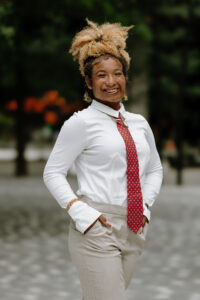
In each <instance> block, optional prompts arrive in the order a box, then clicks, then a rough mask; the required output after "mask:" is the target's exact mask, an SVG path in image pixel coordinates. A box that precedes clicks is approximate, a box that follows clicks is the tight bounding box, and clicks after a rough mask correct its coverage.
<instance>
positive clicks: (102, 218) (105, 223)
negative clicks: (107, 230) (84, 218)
mask: <svg viewBox="0 0 200 300" xmlns="http://www.w3.org/2000/svg"><path fill="white" fill-rule="evenodd" d="M97 221H100V222H101V224H102V225H104V226H106V227H111V226H112V225H111V224H110V223H109V222H107V220H106V218H105V217H104V215H100V216H99V217H98V219H96V221H94V222H93V223H92V224H91V225H90V226H89V227H88V228H87V229H86V230H85V231H84V234H86V233H87V232H88V231H89V230H90V229H91V228H92V227H93V226H94V224H95V223H96V222H97Z"/></svg>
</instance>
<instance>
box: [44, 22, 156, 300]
mask: <svg viewBox="0 0 200 300" xmlns="http://www.w3.org/2000/svg"><path fill="white" fill-rule="evenodd" d="M87 22H88V26H87V27H86V28H84V29H83V30H82V31H81V32H79V33H78V34H77V35H76V36H75V38H74V40H73V43H72V47H71V49H70V52H71V53H72V55H73V56H74V58H75V59H78V60H79V64H80V71H81V74H82V75H83V76H84V78H85V82H86V92H85V99H86V100H87V101H91V99H93V100H92V103H91V105H90V106H89V107H88V108H87V109H84V110H82V111H80V112H78V113H74V115H73V116H72V117H71V118H70V119H69V120H67V121H66V122H65V123H64V125H63V127H62V129H61V131H60V134H59V136H58V139H57V141H56V144H55V146H54V149H53V151H52V153H51V155H50V157H49V160H48V162H47V164H46V167H45V170H44V181H45V184H46V185H47V187H48V189H49V190H50V192H51V193H52V194H53V196H54V197H55V198H56V200H57V201H58V202H59V204H60V205H61V207H63V208H64V209H66V210H67V212H68V213H69V215H70V217H71V222H70V229H69V239H68V242H69V250H70V254H71V258H72V260H73V262H74V264H75V266H76V268H77V271H78V274H79V278H80V281H81V286H82V289H83V298H84V300H102V299H109V300H112V299H113V300H123V299H125V289H126V288H127V287H128V285H129V283H130V280H131V278H132V276H133V272H134V270H135V266H136V263H137V260H138V257H139V256H140V254H141V253H142V249H143V246H144V241H145V237H146V232H147V226H148V222H149V220H150V210H149V207H151V206H152V204H153V203H154V201H155V198H156V196H157V195H158V193H159V190H160V186H161V182H162V166H161V163H160V159H159V156H158V153H157V150H156V146H155V141H154V137H153V134H152V131H151V129H150V127H149V125H148V123H147V121H146V120H145V119H144V118H143V117H142V116H141V115H138V114H134V113H130V112H127V111H126V110H125V108H124V106H123V104H122V100H126V99H127V96H126V76H127V70H128V68H129V61H130V58H129V55H128V53H127V52H126V50H125V47H126V43H125V41H126V38H127V33H128V30H129V29H130V28H131V27H132V26H131V27H122V26H121V25H120V24H109V23H107V24H103V25H101V26H98V25H97V24H95V23H93V22H90V21H88V20H87ZM72 163H75V166H76V171H77V180H78V187H79V188H78V191H77V195H78V196H77V195H76V194H75V193H74V192H73V191H72V189H71V187H70V185H69V183H68V181H67V180H66V174H67V172H68V170H69V168H70V166H71V164H72Z"/></svg>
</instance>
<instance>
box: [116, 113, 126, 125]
mask: <svg viewBox="0 0 200 300" xmlns="http://www.w3.org/2000/svg"><path fill="white" fill-rule="evenodd" d="M116 120H117V124H119V125H122V126H125V124H124V122H123V120H122V117H121V115H120V113H119V115H118V118H116Z"/></svg>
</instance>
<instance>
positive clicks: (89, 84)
mask: <svg viewBox="0 0 200 300" xmlns="http://www.w3.org/2000/svg"><path fill="white" fill-rule="evenodd" d="M85 83H86V85H87V87H88V89H90V90H92V82H91V80H90V79H89V77H88V76H85Z"/></svg>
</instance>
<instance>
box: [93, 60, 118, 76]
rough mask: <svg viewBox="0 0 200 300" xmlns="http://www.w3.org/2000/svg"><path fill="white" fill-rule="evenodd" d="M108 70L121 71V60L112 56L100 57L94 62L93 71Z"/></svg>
mask: <svg viewBox="0 0 200 300" xmlns="http://www.w3.org/2000/svg"><path fill="white" fill-rule="evenodd" d="M108 69H121V70H122V64H121V62H120V61H119V59H117V58H115V57H111V56H100V57H98V58H96V59H95V60H94V62H93V71H96V72H97V71H98V70H108Z"/></svg>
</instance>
